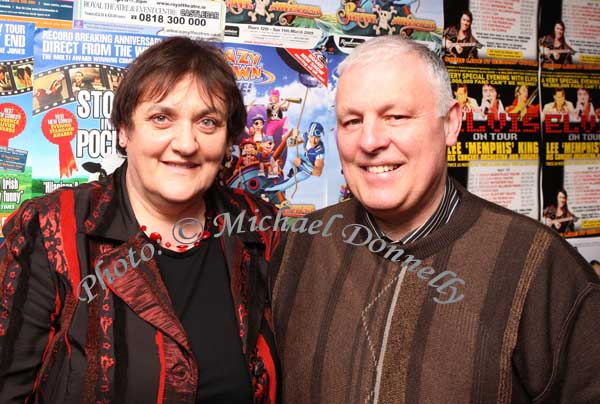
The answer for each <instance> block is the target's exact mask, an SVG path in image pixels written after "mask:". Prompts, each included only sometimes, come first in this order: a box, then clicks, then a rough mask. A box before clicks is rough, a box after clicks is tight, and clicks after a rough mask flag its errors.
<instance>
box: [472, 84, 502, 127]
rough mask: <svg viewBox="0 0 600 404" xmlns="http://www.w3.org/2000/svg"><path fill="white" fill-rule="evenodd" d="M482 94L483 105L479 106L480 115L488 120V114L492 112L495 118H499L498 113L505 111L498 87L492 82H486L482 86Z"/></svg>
mask: <svg viewBox="0 0 600 404" xmlns="http://www.w3.org/2000/svg"><path fill="white" fill-rule="evenodd" d="M481 96H482V98H481V107H479V114H478V117H480V118H482V119H484V120H487V117H488V114H492V116H494V117H495V119H498V114H499V113H501V112H504V105H502V101H501V100H500V99H498V91H496V87H494V86H493V85H491V84H490V83H485V84H484V85H483V86H481Z"/></svg>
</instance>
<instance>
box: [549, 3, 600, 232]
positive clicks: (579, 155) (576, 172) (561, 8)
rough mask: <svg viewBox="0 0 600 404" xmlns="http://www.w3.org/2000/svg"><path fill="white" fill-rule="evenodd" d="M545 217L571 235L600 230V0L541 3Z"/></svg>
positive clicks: (555, 226) (554, 227)
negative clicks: (594, 1) (599, 0)
mask: <svg viewBox="0 0 600 404" xmlns="http://www.w3.org/2000/svg"><path fill="white" fill-rule="evenodd" d="M540 12H541V17H542V18H541V23H540V28H539V57H540V64H541V69H540V70H541V73H540V77H541V79H540V80H541V81H540V88H541V90H540V91H541V97H542V103H541V105H540V107H541V120H542V133H543V141H544V145H543V159H542V206H541V212H540V216H541V217H540V219H541V220H542V222H543V223H545V224H546V225H548V226H550V227H551V228H552V229H554V230H556V231H557V232H559V233H560V234H562V235H563V236H564V237H566V238H572V237H582V236H590V235H596V234H600V123H599V122H598V121H599V120H600V109H599V108H598V107H600V45H598V43H599V42H600V30H599V28H600V15H599V14H598V13H599V12H600V7H599V5H595V4H592V3H590V2H584V1H577V0H576V1H572V0H563V1H559V2H556V3H555V4H552V5H550V4H542V5H541V9H540Z"/></svg>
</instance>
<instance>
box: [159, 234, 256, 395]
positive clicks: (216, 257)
mask: <svg viewBox="0 0 600 404" xmlns="http://www.w3.org/2000/svg"><path fill="white" fill-rule="evenodd" d="M157 257H158V266H159V268H160V273H161V275H162V278H163V280H164V282H165V285H166V287H167V290H168V291H169V295H170V296H171V300H172V302H173V307H174V309H175V313H177V317H178V318H179V320H180V321H181V323H182V325H183V328H184V329H185V331H186V333H187V336H188V340H189V341H190V344H191V347H192V351H193V352H194V355H195V356H196V359H197V362H198V379H199V380H198V395H197V399H196V403H202V404H207V403H231V404H242V403H244V404H250V403H252V386H251V384H250V376H249V374H248V370H247V369H246V362H245V359H244V356H243V354H242V343H241V340H240V337H239V328H238V326H237V324H236V321H235V313H234V308H233V299H232V297H231V291H230V283H229V274H228V271H227V264H226V262H225V257H224V255H223V251H222V250H221V246H220V243H219V240H218V239H216V238H215V237H214V236H212V235H211V237H210V238H208V239H206V240H203V241H202V242H201V243H200V245H199V246H197V247H194V248H192V249H191V250H188V251H186V252H183V253H178V252H174V251H170V250H167V249H161V254H160V255H158V256H157Z"/></svg>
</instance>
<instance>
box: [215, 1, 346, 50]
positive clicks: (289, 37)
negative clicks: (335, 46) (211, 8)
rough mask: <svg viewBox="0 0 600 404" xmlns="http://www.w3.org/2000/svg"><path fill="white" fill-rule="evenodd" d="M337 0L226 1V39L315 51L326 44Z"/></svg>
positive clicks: (235, 41) (242, 42)
mask: <svg viewBox="0 0 600 404" xmlns="http://www.w3.org/2000/svg"><path fill="white" fill-rule="evenodd" d="M336 4H337V1H333V0H325V1H314V0H312V1H311V0H306V1H302V2H297V1H272V0H225V6H226V20H225V21H226V23H225V40H226V41H228V42H233V43H240V44H255V45H266V46H276V47H282V48H298V49H314V48H321V47H322V46H324V45H325V43H326V42H327V38H328V34H327V33H328V32H329V31H330V27H331V26H332V25H334V24H335V5H336Z"/></svg>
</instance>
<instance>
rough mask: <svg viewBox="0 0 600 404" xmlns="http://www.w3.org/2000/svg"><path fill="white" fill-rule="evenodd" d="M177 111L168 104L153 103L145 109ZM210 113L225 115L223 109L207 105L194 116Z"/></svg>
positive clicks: (165, 111)
mask: <svg viewBox="0 0 600 404" xmlns="http://www.w3.org/2000/svg"><path fill="white" fill-rule="evenodd" d="M178 111H179V109H178V108H174V107H170V106H168V105H164V104H154V105H152V106H151V107H149V108H148V109H147V110H146V113H153V112H164V113H167V114H176V113H177V112H178ZM210 114H217V115H219V116H220V117H225V113H224V112H223V111H219V110H218V109H217V108H216V107H209V108H204V109H202V110H200V111H198V112H196V113H194V118H196V119H197V118H199V117H202V116H206V115H210Z"/></svg>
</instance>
